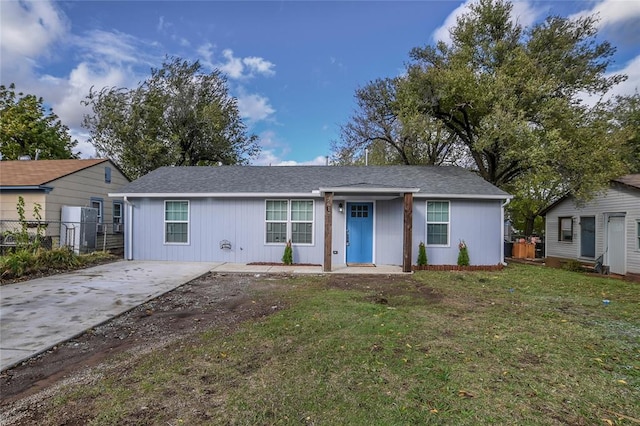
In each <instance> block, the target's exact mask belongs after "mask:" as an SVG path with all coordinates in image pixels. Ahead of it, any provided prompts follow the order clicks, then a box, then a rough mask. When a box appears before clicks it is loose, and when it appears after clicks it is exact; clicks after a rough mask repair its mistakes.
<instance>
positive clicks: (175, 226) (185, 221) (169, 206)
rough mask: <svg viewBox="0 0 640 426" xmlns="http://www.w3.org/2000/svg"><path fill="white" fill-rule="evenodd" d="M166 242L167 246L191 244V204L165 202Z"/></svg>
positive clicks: (185, 202) (186, 202)
mask: <svg viewBox="0 0 640 426" xmlns="http://www.w3.org/2000/svg"><path fill="white" fill-rule="evenodd" d="M164 242H165V243H166V244H188V243H189V202H188V201H165V202H164Z"/></svg>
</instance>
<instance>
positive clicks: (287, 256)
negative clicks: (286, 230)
mask: <svg viewBox="0 0 640 426" xmlns="http://www.w3.org/2000/svg"><path fill="white" fill-rule="evenodd" d="M282 263H284V264H285V265H291V264H292V263H293V247H291V240H289V241H288V242H287V245H286V246H285V248H284V254H283V255H282Z"/></svg>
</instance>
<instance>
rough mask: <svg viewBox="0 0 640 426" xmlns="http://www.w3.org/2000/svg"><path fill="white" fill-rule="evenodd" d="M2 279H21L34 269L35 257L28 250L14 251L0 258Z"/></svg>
mask: <svg viewBox="0 0 640 426" xmlns="http://www.w3.org/2000/svg"><path fill="white" fill-rule="evenodd" d="M1 262H2V263H1V265H0V267H1V268H2V278H12V277H16V278H17V277H21V276H23V275H25V274H27V273H29V272H31V270H33V269H35V263H36V261H35V255H34V254H33V253H32V252H31V251H30V250H25V249H21V250H16V251H14V252H13V253H9V254H7V255H6V256H3V257H2V260H1Z"/></svg>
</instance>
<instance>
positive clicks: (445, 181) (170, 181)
mask: <svg viewBox="0 0 640 426" xmlns="http://www.w3.org/2000/svg"><path fill="white" fill-rule="evenodd" d="M338 186H343V187H344V186H347V187H349V186H351V187H362V188H375V187H378V188H386V189H388V188H393V187H397V188H419V190H420V191H419V192H418V193H417V194H416V196H420V195H427V194H429V195H458V196H461V195H469V196H470V197H471V198H474V197H482V198H486V197H488V196H490V197H495V198H505V197H509V195H508V194H507V193H506V192H504V191H502V190H500V189H498V188H497V187H495V186H494V185H491V184H490V183H488V182H486V181H485V180H484V179H482V178H481V177H479V176H478V175H476V174H475V173H473V172H470V171H468V170H464V169H461V168H459V167H439V166H280V167H267V166H220V167H161V168H159V169H157V170H154V171H153V172H151V173H149V174H147V175H145V176H142V177H141V178H139V179H137V180H135V181H133V182H131V183H130V184H128V185H125V186H124V187H123V188H121V189H120V190H118V191H117V194H123V195H130V196H134V195H135V194H204V193H207V194H212V193H213V194H226V193H228V194H231V193H235V194H238V193H247V194H248V195H250V194H252V193H253V194H258V193H260V194H279V193H283V194H284V193H286V194H294V193H300V194H310V193H311V192H312V191H318V190H319V189H320V188H326V187H338Z"/></svg>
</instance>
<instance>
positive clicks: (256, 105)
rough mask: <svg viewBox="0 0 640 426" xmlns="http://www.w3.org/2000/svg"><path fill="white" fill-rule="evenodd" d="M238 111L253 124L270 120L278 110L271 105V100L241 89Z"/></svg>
mask: <svg viewBox="0 0 640 426" xmlns="http://www.w3.org/2000/svg"><path fill="white" fill-rule="evenodd" d="M239 93H240V94H239V95H238V110H239V111H240V116H241V117H242V118H245V119H247V120H248V121H249V122H251V123H255V122H257V121H262V120H266V119H268V118H269V117H270V116H271V115H272V114H273V113H275V112H276V110H275V109H274V108H273V107H272V106H271V105H270V104H269V99H268V98H266V97H264V96H260V95H258V94H255V93H251V94H249V93H245V91H244V89H242V88H240V89H239Z"/></svg>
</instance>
